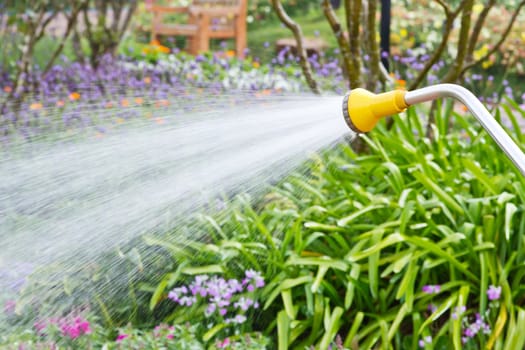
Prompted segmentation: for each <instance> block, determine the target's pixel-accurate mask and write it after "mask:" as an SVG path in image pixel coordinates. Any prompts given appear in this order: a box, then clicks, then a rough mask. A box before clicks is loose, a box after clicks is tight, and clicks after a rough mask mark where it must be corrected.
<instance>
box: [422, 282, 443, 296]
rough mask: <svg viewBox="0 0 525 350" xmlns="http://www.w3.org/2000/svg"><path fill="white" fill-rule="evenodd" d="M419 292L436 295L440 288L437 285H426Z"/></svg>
mask: <svg viewBox="0 0 525 350" xmlns="http://www.w3.org/2000/svg"><path fill="white" fill-rule="evenodd" d="M421 290H422V291H423V293H427V294H437V293H439V292H440V290H441V286H440V285H439V284H436V285H432V284H428V285H425V286H423V288H421Z"/></svg>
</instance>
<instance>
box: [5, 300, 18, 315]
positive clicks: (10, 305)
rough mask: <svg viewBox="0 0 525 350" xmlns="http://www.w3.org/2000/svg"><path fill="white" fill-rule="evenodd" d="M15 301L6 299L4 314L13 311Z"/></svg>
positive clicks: (12, 312)
mask: <svg viewBox="0 0 525 350" xmlns="http://www.w3.org/2000/svg"><path fill="white" fill-rule="evenodd" d="M15 308H16V301H15V300H7V301H6V302H5V304H4V312H5V314H6V315H13V314H14V313H15Z"/></svg>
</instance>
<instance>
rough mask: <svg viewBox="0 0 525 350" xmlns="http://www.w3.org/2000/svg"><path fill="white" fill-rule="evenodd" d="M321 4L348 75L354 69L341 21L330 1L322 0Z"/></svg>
mask: <svg viewBox="0 0 525 350" xmlns="http://www.w3.org/2000/svg"><path fill="white" fill-rule="evenodd" d="M322 6H323V12H324V15H325V17H326V19H327V20H328V23H329V24H330V28H332V32H334V35H335V37H336V39H337V44H338V45H339V49H340V50H341V56H342V57H343V65H344V70H345V71H346V74H347V75H349V74H350V71H352V70H353V69H354V68H353V64H352V63H353V62H352V54H351V52H350V43H349V41H348V39H347V38H346V37H345V33H344V31H343V28H342V27H341V23H340V22H339V20H338V19H337V16H336V14H335V12H334V8H333V7H332V3H331V2H330V0H323V2H322Z"/></svg>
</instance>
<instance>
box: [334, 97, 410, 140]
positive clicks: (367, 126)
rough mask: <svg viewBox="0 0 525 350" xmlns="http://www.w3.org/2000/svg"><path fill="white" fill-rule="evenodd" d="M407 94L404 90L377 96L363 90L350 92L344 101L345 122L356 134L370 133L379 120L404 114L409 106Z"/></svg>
mask: <svg viewBox="0 0 525 350" xmlns="http://www.w3.org/2000/svg"><path fill="white" fill-rule="evenodd" d="M405 94H406V91H404V90H394V91H389V92H385V93H382V94H377V95H376V94H374V93H372V92H370V91H368V90H365V89H361V88H357V89H354V90H352V91H349V92H348V93H347V94H346V96H345V98H344V100H343V115H344V117H345V121H346V123H347V124H348V126H349V127H350V129H352V130H353V131H355V132H358V133H364V132H369V131H370V130H372V129H373V128H374V126H375V125H376V124H377V122H378V121H379V119H381V118H383V117H387V116H389V115H393V114H397V113H400V112H403V111H404V110H405V109H406V108H407V107H408V106H409V105H408V104H407V102H406V101H405Z"/></svg>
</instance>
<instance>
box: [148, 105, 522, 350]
mask: <svg viewBox="0 0 525 350" xmlns="http://www.w3.org/2000/svg"><path fill="white" fill-rule="evenodd" d="M419 112H420V113H421V112H422V111H419ZM422 114H424V113H422ZM498 115H499V114H498ZM510 117H511V118H514V116H513V115H512V113H510ZM396 119H397V120H396V123H395V124H394V129H393V130H391V131H386V130H385V129H384V128H381V127H380V128H379V129H378V130H377V131H375V132H373V133H371V134H370V135H368V136H363V137H364V139H365V141H366V143H367V144H368V147H369V149H370V152H369V153H368V154H365V155H357V154H355V153H354V152H353V151H352V150H351V149H350V148H348V147H344V146H341V147H338V149H337V150H330V151H328V152H326V154H323V155H321V156H320V157H319V158H318V159H314V160H312V161H311V162H310V163H309V166H308V168H307V169H305V170H304V172H303V173H300V174H298V175H296V176H291V177H289V178H288V179H286V180H285V181H284V182H283V183H281V184H280V185H279V186H277V187H276V188H275V189H274V190H273V191H272V192H271V193H270V194H268V195H267V196H266V197H265V198H264V199H263V200H261V201H259V202H255V203H252V202H251V201H249V200H248V198H246V197H240V198H239V199H238V200H237V201H236V203H234V204H232V205H231V207H230V208H228V209H227V210H226V211H225V212H223V213H221V214H219V215H214V216H213V217H209V216H203V217H202V220H200V223H198V224H195V225H194V226H193V227H192V230H195V231H196V232H207V236H206V237H205V238H204V239H198V240H195V241H190V242H185V244H184V246H181V245H180V244H177V240H178V239H179V238H180V235H179V234H178V233H177V232H173V233H172V234H171V235H169V236H167V237H166V238H165V239H163V240H153V239H150V240H149V243H150V244H159V245H161V246H164V247H165V248H166V249H167V251H169V252H171V254H172V256H173V261H174V269H173V271H172V272H169V273H168V274H167V275H166V276H165V278H164V279H163V281H162V282H161V284H160V285H159V286H158V287H157V289H156V292H155V294H154V298H153V299H152V306H155V305H157V299H158V300H160V298H159V296H162V295H164V296H166V294H167V292H168V291H169V289H170V288H171V287H173V286H174V285H175V284H176V283H177V281H185V280H187V278H188V277H187V276H188V274H189V273H190V272H191V271H194V269H199V270H208V269H209V270H210V271H213V272H214V273H222V274H223V275H224V276H226V277H228V278H229V277H231V276H235V275H237V274H238V273H239V271H244V270H247V269H255V270H257V271H262V272H263V276H264V278H265V280H266V281H267V285H266V287H265V289H264V292H263V294H262V296H261V298H262V299H261V301H262V304H263V311H261V312H260V314H259V315H256V316H255V317H253V318H252V319H251V320H250V321H251V322H252V325H251V327H252V330H253V331H264V332H265V333H266V334H268V335H270V336H272V337H273V339H274V340H275V342H276V344H277V345H276V346H278V348H279V349H287V348H298V349H304V348H305V347H310V346H315V347H316V348H320V349H327V348H328V347H329V346H330V344H332V345H333V344H335V345H337V346H338V347H340V348H343V347H347V348H356V349H357V348H363V349H368V348H372V347H374V346H378V345H380V346H381V347H382V348H389V347H390V346H393V347H394V348H399V349H401V348H402V349H405V348H410V349H417V348H418V347H420V346H422V347H425V348H429V349H430V348H437V349H448V348H455V349H461V348H482V347H483V348H485V347H488V348H500V349H501V348H505V349H507V348H513V349H517V348H522V347H523V345H524V344H525V334H523V332H520V331H519V330H521V329H523V327H525V310H524V309H523V302H524V300H523V298H522V297H521V296H522V295H523V286H522V284H523V277H524V276H525V271H524V270H523V268H522V266H523V264H524V263H525V251H524V250H523V244H524V239H523V238H524V234H525V220H523V216H524V215H525V212H524V211H523V204H522V203H523V200H524V199H525V187H524V181H523V179H522V177H521V176H520V175H518V173H517V172H516V170H515V169H514V168H513V166H512V165H511V163H510V162H509V161H508V160H507V159H506V158H505V157H504V156H503V154H502V152H501V151H500V149H499V148H498V147H497V146H496V145H495V143H494V142H493V141H492V140H491V139H490V138H489V137H488V136H487V134H486V133H485V132H480V128H479V126H478V125H477V123H475V122H473V121H472V119H471V118H470V117H463V116H461V115H458V114H457V113H455V112H454V111H453V109H452V106H451V105H446V106H443V107H442V108H439V112H438V115H437V119H436V120H437V121H436V125H435V128H434V136H435V139H434V140H429V139H427V138H426V137H424V136H418V135H425V132H424V131H425V130H424V128H423V126H422V121H421V120H420V117H419V116H418V112H416V110H415V109H410V110H409V111H408V112H407V114H406V115H403V116H398V117H396ZM452 119H454V121H455V123H454V125H457V126H458V127H461V128H463V129H462V130H454V131H453V132H450V133H448V134H447V133H445V130H447V128H448V125H451V121H452ZM514 122H515V120H514ZM515 125H517V124H515ZM515 137H516V139H517V140H518V141H519V142H521V141H522V136H521V135H520V134H516V135H515ZM155 298H157V299H155ZM158 307H161V308H162V307H166V305H163V304H159V306H158ZM476 314H479V315H476ZM187 317H188V318H191V317H193V315H192V314H188V315H187ZM336 339H339V340H338V343H339V344H337V342H336V343H334V342H335V341H336ZM341 343H342V344H341Z"/></svg>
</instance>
